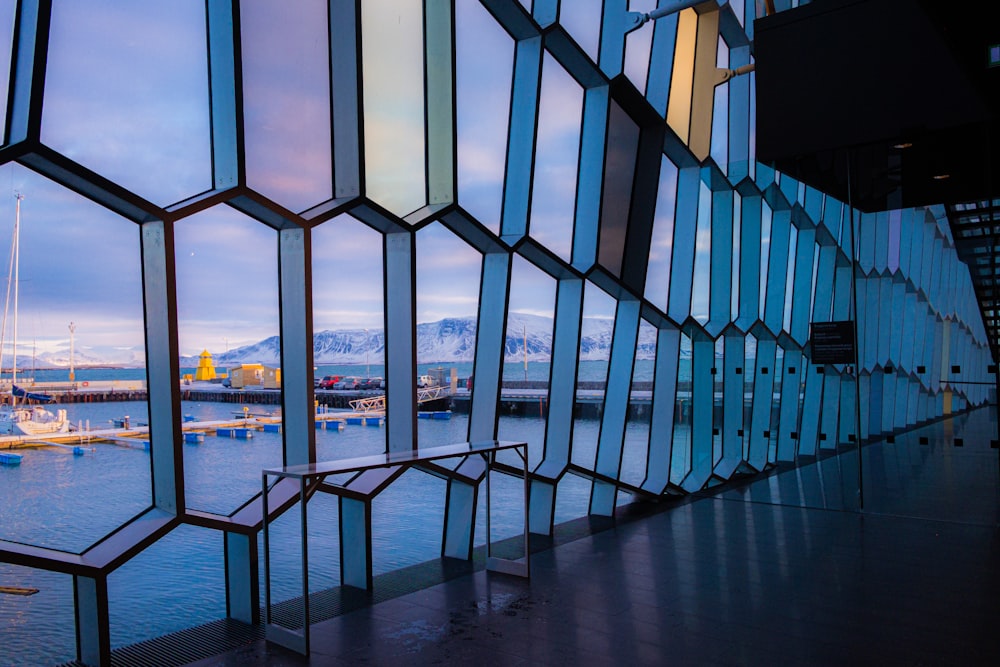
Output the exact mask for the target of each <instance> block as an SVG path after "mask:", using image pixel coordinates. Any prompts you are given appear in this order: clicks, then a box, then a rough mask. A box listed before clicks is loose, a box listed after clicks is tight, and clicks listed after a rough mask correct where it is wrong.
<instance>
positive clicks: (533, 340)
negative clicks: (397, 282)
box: [181, 313, 656, 366]
mask: <svg viewBox="0 0 1000 667" xmlns="http://www.w3.org/2000/svg"><path fill="white" fill-rule="evenodd" d="M613 332H614V320H612V319H610V318H584V320H583V324H582V331H581V338H580V358H581V359H584V360H591V359H607V358H608V354H609V351H610V349H611V337H612V334H613ZM525 342H527V350H528V354H527V356H528V360H529V361H548V360H549V358H550V355H551V352H552V318H550V317H543V316H539V315H527V314H521V313H511V314H510V316H509V317H508V318H507V340H506V343H505V345H504V356H505V357H506V359H507V361H511V362H518V361H521V360H522V359H524V350H525V347H526V346H525ZM475 349H476V318H475V317H471V316H470V317H449V318H445V319H443V320H438V321H437V322H425V323H422V324H418V325H417V361H418V362H420V363H437V362H461V361H471V360H472V358H473V356H474V354H475ZM384 350H385V334H384V332H383V331H382V330H381V329H369V330H368V332H367V333H366V332H365V330H364V329H339V330H337V331H320V332H317V333H316V335H315V337H314V338H313V361H314V362H315V363H316V364H317V365H319V364H363V363H365V362H366V361H374V360H376V359H378V360H379V361H381V359H382V357H383V354H384ZM655 350H656V331H655V330H654V329H653V328H652V327H642V328H641V329H640V330H639V342H638V345H637V348H636V355H637V358H639V359H652V358H653V356H654V353H655ZM366 351H367V359H366ZM213 359H214V361H215V363H216V365H219V366H225V365H230V364H238V363H263V364H268V365H277V364H278V359H279V347H278V337H277V336H271V337H270V338H266V339H264V340H262V341H260V342H258V343H255V344H253V345H249V346H245V347H240V348H236V349H233V350H230V351H229V352H228V353H218V354H217V353H213ZM181 363H182V365H184V366H188V365H194V364H195V363H197V359H196V358H195V357H190V358H187V359H182V360H181Z"/></svg>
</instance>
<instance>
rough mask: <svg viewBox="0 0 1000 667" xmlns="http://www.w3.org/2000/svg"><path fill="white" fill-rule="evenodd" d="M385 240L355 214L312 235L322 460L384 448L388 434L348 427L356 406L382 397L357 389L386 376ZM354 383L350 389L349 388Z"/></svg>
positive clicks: (318, 440)
mask: <svg viewBox="0 0 1000 667" xmlns="http://www.w3.org/2000/svg"><path fill="white" fill-rule="evenodd" d="M382 243H383V239H382V235H381V234H380V233H379V232H377V231H375V230H374V229H372V228H371V227H369V226H367V225H365V224H364V223H361V222H359V221H358V220H357V219H355V218H353V217H351V216H349V215H341V216H339V217H337V218H334V219H333V220H330V221H328V222H325V223H323V224H322V225H320V226H319V227H316V228H315V229H314V230H313V271H312V274H313V275H312V277H313V292H312V298H313V331H314V332H315V333H314V334H313V364H314V365H315V367H316V381H318V382H319V384H318V386H317V389H316V400H317V401H318V403H319V406H320V408H319V410H320V412H319V413H318V415H317V421H319V422H320V425H318V426H317V431H316V452H317V454H316V455H317V457H318V458H319V459H320V460H326V459H334V458H346V457H350V456H362V455H364V454H376V453H379V452H384V451H385V429H382V428H370V427H366V426H363V425H358V424H353V423H351V424H344V425H343V428H341V423H340V420H338V419H337V418H336V415H335V414H334V412H335V411H337V410H347V409H348V408H349V407H350V401H351V400H354V399H357V398H360V397H362V396H375V395H377V394H379V393H384V389H382V388H371V389H360V388H357V389H356V388H355V385H356V384H358V383H359V382H360V381H361V380H364V379H366V378H374V377H379V378H385V377H386V372H385V365H384V363H385V332H384V327H385V292H384V290H383V284H384V280H385V277H384V276H385V274H384V266H385V264H384V261H383V250H382ZM348 385H350V386H348Z"/></svg>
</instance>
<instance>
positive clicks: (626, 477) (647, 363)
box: [619, 320, 656, 502]
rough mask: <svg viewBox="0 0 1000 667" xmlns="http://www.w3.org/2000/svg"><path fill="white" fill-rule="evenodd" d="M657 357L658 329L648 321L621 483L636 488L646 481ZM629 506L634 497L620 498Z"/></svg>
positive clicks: (642, 330) (638, 355) (642, 332)
mask: <svg viewBox="0 0 1000 667" xmlns="http://www.w3.org/2000/svg"><path fill="white" fill-rule="evenodd" d="M655 357H656V328H655V327H654V326H653V325H651V324H650V323H649V322H647V321H645V320H640V321H639V336H638V338H637V339H636V345H635V362H634V364H633V366H632V384H631V391H630V393H629V405H628V418H627V420H626V422H625V442H624V446H623V448H622V471H621V477H620V479H621V480H622V481H623V482H625V483H627V484H631V485H632V486H641V485H642V481H643V480H644V479H645V478H646V460H647V456H648V453H649V446H650V443H649V420H650V417H651V414H650V410H651V399H652V396H653V382H652V380H653V361H654V359H655ZM619 498H620V499H623V500H625V501H626V502H631V501H632V500H634V498H632V496H631V494H620V496H619Z"/></svg>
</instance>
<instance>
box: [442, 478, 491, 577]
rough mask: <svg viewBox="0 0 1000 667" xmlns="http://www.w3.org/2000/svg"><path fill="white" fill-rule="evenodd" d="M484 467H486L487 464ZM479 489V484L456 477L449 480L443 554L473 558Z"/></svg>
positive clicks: (452, 556)
mask: <svg viewBox="0 0 1000 667" xmlns="http://www.w3.org/2000/svg"><path fill="white" fill-rule="evenodd" d="M483 467H484V468H485V464H484V466H483ZM478 490H479V487H478V485H475V486H473V485H471V484H466V483H464V482H461V481H458V480H455V479H449V480H448V501H447V504H448V511H447V512H446V514H445V519H446V520H445V526H444V544H442V546H441V555H442V556H447V557H449V558H460V559H462V560H468V559H470V558H472V542H473V531H474V529H475V524H476V521H475V519H476V495H477V491H478Z"/></svg>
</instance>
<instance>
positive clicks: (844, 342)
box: [809, 321, 854, 364]
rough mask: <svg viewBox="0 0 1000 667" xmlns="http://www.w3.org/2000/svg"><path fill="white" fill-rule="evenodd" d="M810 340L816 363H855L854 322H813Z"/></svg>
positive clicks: (810, 327)
mask: <svg viewBox="0 0 1000 667" xmlns="http://www.w3.org/2000/svg"><path fill="white" fill-rule="evenodd" d="M809 341H810V342H811V343H812V362H813V363H814V364H853V363H854V322H851V321H847V322H813V323H812V324H810V325H809Z"/></svg>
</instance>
